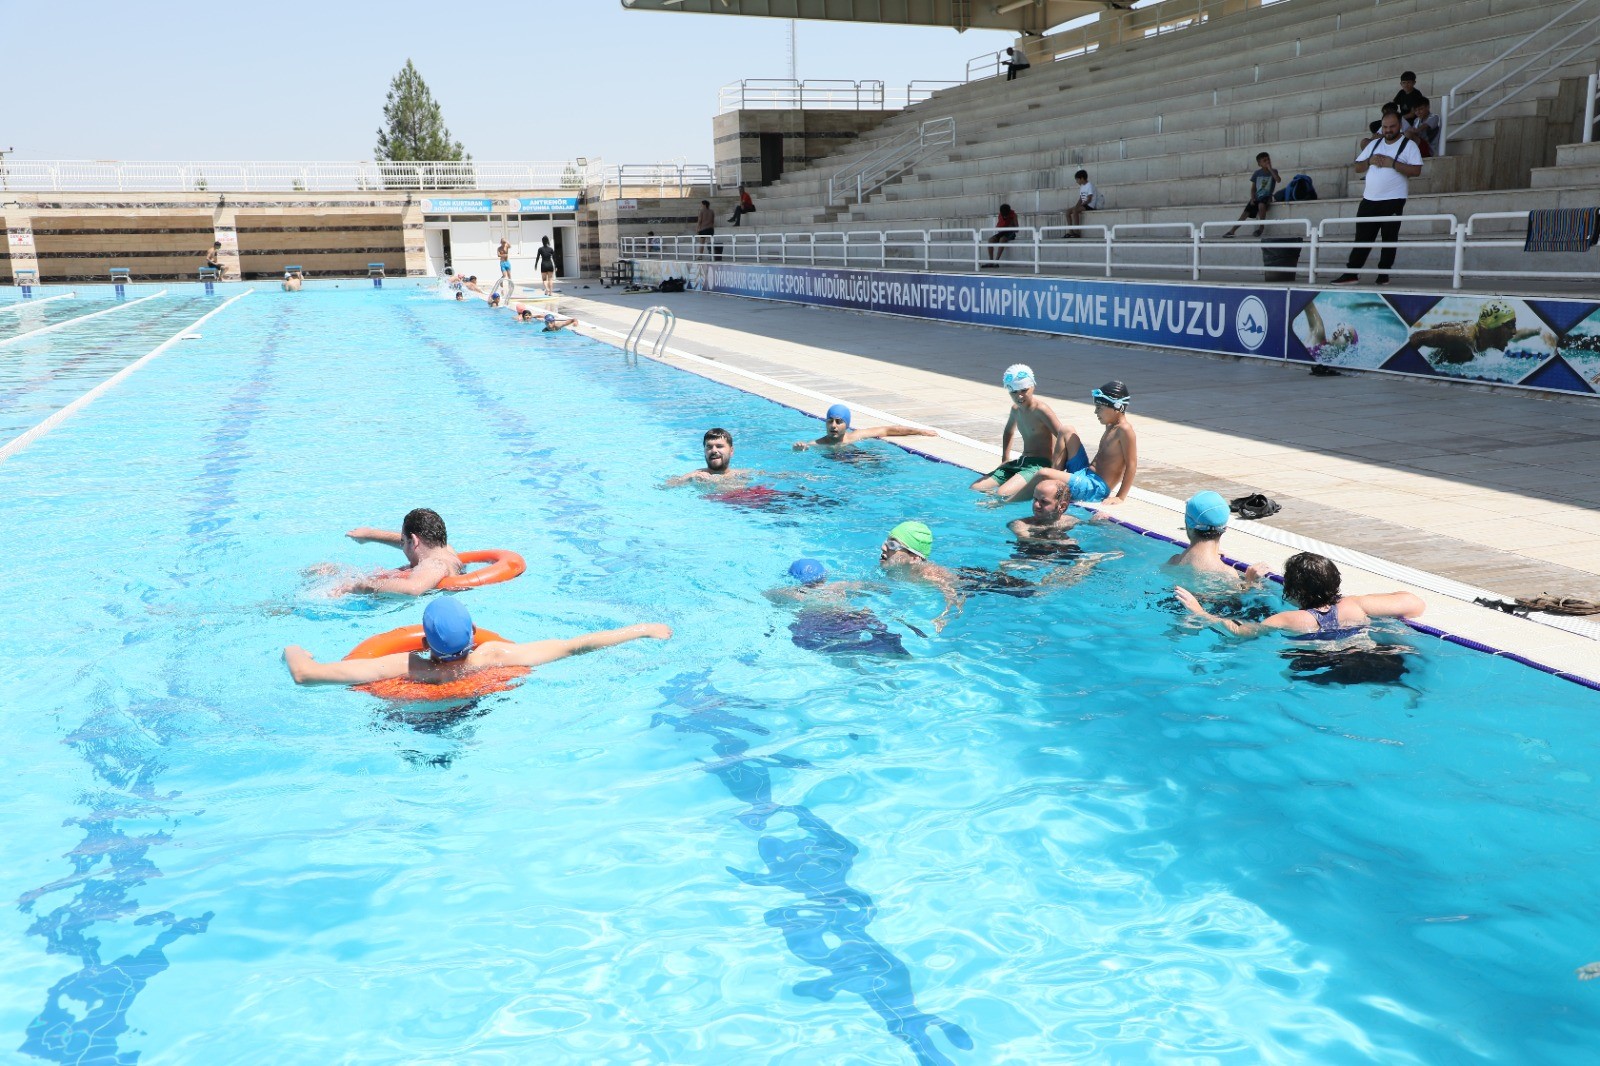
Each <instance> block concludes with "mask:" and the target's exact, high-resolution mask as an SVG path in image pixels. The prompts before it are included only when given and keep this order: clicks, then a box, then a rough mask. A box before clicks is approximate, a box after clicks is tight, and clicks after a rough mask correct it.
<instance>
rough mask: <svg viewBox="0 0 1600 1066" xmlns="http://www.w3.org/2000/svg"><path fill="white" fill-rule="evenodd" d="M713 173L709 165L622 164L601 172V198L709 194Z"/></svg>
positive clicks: (713, 178) (712, 182) (605, 168)
mask: <svg viewBox="0 0 1600 1066" xmlns="http://www.w3.org/2000/svg"><path fill="white" fill-rule="evenodd" d="M716 173H717V172H716V170H715V169H714V168H713V167H712V166H711V165H710V164H708V163H621V164H618V165H616V166H610V167H603V168H601V170H600V173H599V176H598V184H599V186H600V198H601V199H608V198H610V197H612V196H638V195H640V194H641V193H649V194H652V195H655V196H662V197H665V196H688V195H689V194H691V193H693V192H694V191H696V190H709V189H710V188H711V187H712V186H713V184H714V183H715V179H716Z"/></svg>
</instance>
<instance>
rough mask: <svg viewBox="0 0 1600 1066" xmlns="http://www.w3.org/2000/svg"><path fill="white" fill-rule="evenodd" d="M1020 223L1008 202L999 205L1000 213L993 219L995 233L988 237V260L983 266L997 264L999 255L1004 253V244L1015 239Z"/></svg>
mask: <svg viewBox="0 0 1600 1066" xmlns="http://www.w3.org/2000/svg"><path fill="white" fill-rule="evenodd" d="M1020 225H1021V223H1020V222H1018V221H1017V213H1016V212H1015V211H1013V210H1011V205H1010V204H1001V205H1000V214H999V215H998V216H996V218H995V220H994V228H995V230H996V232H995V235H994V236H993V237H990V238H989V261H988V262H987V263H985V264H983V265H984V266H998V265H999V264H1000V257H1001V256H1003V255H1005V254H1006V247H1005V246H1006V245H1008V244H1010V243H1011V242H1012V241H1014V240H1016V239H1017V228H1018V227H1019V226H1020Z"/></svg>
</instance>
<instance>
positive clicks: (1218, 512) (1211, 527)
mask: <svg viewBox="0 0 1600 1066" xmlns="http://www.w3.org/2000/svg"><path fill="white" fill-rule="evenodd" d="M1227 528H1228V501H1227V500H1224V499H1223V498H1222V496H1221V495H1220V494H1218V493H1215V492H1209V491H1207V492H1197V493H1195V494H1194V495H1193V496H1191V497H1189V502H1188V503H1186V504H1184V507H1183V531H1184V533H1185V534H1187V535H1188V537H1189V546H1188V547H1187V548H1185V549H1184V550H1183V551H1181V552H1179V553H1178V554H1177V555H1174V556H1173V557H1172V558H1170V559H1168V560H1167V565H1168V566H1181V567H1185V568H1187V569H1189V570H1193V571H1194V572H1195V573H1197V574H1208V575H1214V576H1216V577H1219V578H1224V579H1226V580H1227V581H1228V582H1229V583H1232V584H1237V583H1238V582H1239V581H1240V576H1239V571H1237V570H1235V569H1234V568H1233V567H1232V566H1230V565H1228V563H1226V562H1225V561H1224V560H1223V558H1222V533H1223V531H1224V530H1226V529H1227ZM1266 576H1267V568H1266V567H1265V566H1264V565H1262V564H1260V563H1252V564H1251V565H1250V567H1249V568H1248V569H1246V570H1245V572H1244V577H1243V580H1244V581H1246V582H1248V583H1251V584H1254V583H1255V582H1257V581H1260V580H1261V579H1262V578H1264V577H1266Z"/></svg>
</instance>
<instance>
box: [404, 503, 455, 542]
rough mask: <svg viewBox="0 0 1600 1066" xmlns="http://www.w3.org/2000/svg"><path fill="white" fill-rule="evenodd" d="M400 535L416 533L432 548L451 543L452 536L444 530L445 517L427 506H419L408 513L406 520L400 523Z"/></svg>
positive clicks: (419, 538) (406, 535) (417, 536)
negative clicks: (441, 516)
mask: <svg viewBox="0 0 1600 1066" xmlns="http://www.w3.org/2000/svg"><path fill="white" fill-rule="evenodd" d="M400 535H401V536H402V537H409V536H413V535H415V536H416V538H417V539H418V540H420V541H422V543H424V544H426V545H428V546H429V547H432V548H442V547H444V546H445V545H446V544H449V543H450V537H449V536H448V535H447V534H446V533H445V531H444V519H442V518H440V517H439V512H438V511H434V510H430V509H429V508H427V507H418V508H416V509H415V510H413V511H410V512H408V513H407V514H406V517H405V521H403V522H401V523H400Z"/></svg>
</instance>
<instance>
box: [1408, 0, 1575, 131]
mask: <svg viewBox="0 0 1600 1066" xmlns="http://www.w3.org/2000/svg"><path fill="white" fill-rule="evenodd" d="M1597 44H1600V4H1597V2H1596V0H1575V2H1574V3H1573V4H1572V5H1571V6H1570V7H1564V8H1562V9H1561V12H1560V13H1559V14H1557V15H1556V16H1555V17H1554V18H1552V19H1551V20H1550V21H1549V22H1546V23H1545V24H1544V25H1543V26H1540V27H1539V28H1538V29H1536V30H1534V31H1533V32H1532V33H1530V34H1528V35H1527V36H1526V37H1524V38H1522V39H1521V40H1519V41H1518V42H1517V43H1516V44H1514V45H1512V46H1511V47H1510V48H1507V49H1506V50H1505V51H1504V52H1501V53H1500V54H1499V55H1498V56H1495V57H1494V58H1493V59H1491V60H1489V62H1487V63H1485V64H1484V65H1483V66H1481V67H1479V68H1478V69H1477V70H1475V71H1473V72H1472V73H1471V74H1468V75H1467V76H1466V77H1465V78H1462V79H1461V80H1460V81H1459V82H1457V83H1456V84H1455V85H1453V86H1451V88H1450V91H1449V92H1447V93H1445V95H1444V99H1443V100H1442V101H1441V103H1442V105H1443V106H1442V107H1441V108H1440V112H1439V117H1440V119H1441V122H1442V125H1441V127H1440V131H1439V150H1440V151H1441V152H1443V151H1444V150H1445V147H1446V146H1447V145H1448V143H1449V140H1450V138H1452V137H1460V136H1461V134H1462V133H1463V132H1464V131H1465V130H1466V129H1467V127H1469V126H1471V125H1472V124H1473V123H1474V122H1479V121H1482V120H1483V119H1486V118H1488V117H1489V116H1490V115H1492V114H1493V113H1494V112H1495V111H1497V110H1498V109H1499V108H1500V106H1501V105H1502V104H1505V103H1508V102H1509V101H1511V100H1513V99H1515V98H1516V97H1518V96H1520V95H1521V94H1522V92H1523V91H1524V90H1526V89H1529V88H1531V87H1533V86H1534V85H1537V84H1539V83H1540V82H1542V81H1544V80H1546V79H1547V78H1550V77H1552V76H1553V75H1555V74H1556V73H1557V72H1558V71H1560V70H1561V69H1562V68H1563V67H1565V66H1567V65H1568V64H1570V63H1573V62H1576V61H1577V60H1578V59H1580V58H1581V57H1583V56H1584V55H1585V54H1586V53H1589V52H1592V50H1593V49H1594V48H1595V46H1596V45H1597ZM1592 87H1593V83H1592V81H1591V89H1592ZM1592 96H1593V94H1592V92H1591V101H1590V103H1589V105H1588V109H1589V111H1590V115H1591V119H1592V113H1593V112H1592V109H1593V101H1592ZM1585 139H1586V140H1587V137H1586V138H1585Z"/></svg>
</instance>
